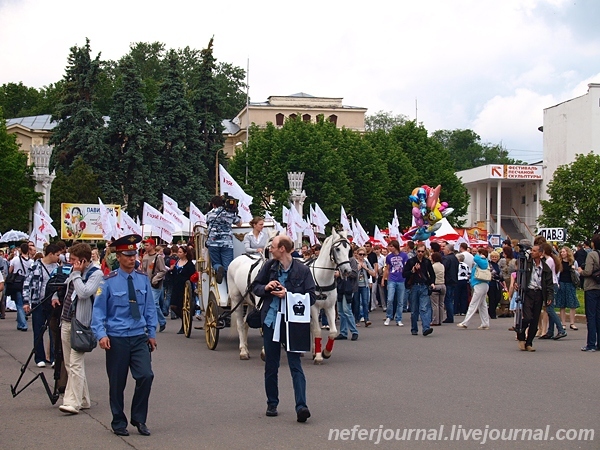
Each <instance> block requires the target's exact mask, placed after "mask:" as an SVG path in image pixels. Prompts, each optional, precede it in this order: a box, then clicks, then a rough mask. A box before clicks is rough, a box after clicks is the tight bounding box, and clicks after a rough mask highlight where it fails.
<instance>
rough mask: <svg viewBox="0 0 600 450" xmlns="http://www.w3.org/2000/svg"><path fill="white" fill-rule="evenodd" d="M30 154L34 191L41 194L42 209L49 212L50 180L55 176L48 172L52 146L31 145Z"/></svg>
mask: <svg viewBox="0 0 600 450" xmlns="http://www.w3.org/2000/svg"><path fill="white" fill-rule="evenodd" d="M30 154H31V162H32V164H33V179H34V180H35V191H36V192H41V193H42V194H43V199H42V203H43V205H44V209H45V210H46V211H48V212H50V188H51V187H52V182H53V181H54V179H55V178H56V174H55V173H54V172H52V173H50V170H49V166H50V156H51V155H52V146H50V145H32V146H31V153H30ZM32 217H33V216H32ZM30 231H31V230H30Z"/></svg>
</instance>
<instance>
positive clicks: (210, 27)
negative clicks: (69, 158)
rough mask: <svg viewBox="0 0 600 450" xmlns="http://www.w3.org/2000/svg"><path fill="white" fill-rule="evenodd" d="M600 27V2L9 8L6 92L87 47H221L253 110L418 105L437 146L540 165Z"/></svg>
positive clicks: (126, 0)
mask: <svg viewBox="0 0 600 450" xmlns="http://www.w3.org/2000/svg"><path fill="white" fill-rule="evenodd" d="M599 18H600V1H599V0H419V1H414V0H411V1H405V0H395V1H392V0H388V1H377V0H375V1H371V2H348V1H337V0H336V1H332V0H329V1H328V0H326V1H322V2H317V3H313V2H283V1H262V0H254V1H244V2H242V1H238V0H229V1H227V2H218V1H214V0H213V1H210V2H207V1H191V0H187V1H183V0H171V1H169V2H159V1H156V0H146V1H132V0H120V1H115V0H104V1H102V2H98V1H75V0H54V1H47V0H45V1H44V0H0V42H2V45H0V84H4V83H8V82H15V83H17V82H19V81H22V82H23V83H24V84H25V85H27V86H32V87H36V88H39V87H42V86H44V85H47V84H50V83H53V82H56V81H58V80H60V79H61V78H62V76H63V74H64V68H65V65H66V62H67V56H68V53H69V48H70V47H72V46H73V45H78V46H81V45H83V44H84V43H85V38H86V37H89V38H90V40H91V46H92V52H93V55H94V56H95V55H96V54H97V53H98V52H101V53H102V58H103V59H119V58H120V57H121V56H123V55H125V54H126V53H127V52H128V49H129V46H130V44H131V43H133V42H140V41H141V42H155V41H159V42H163V43H164V44H165V45H166V46H167V48H182V47H185V46H190V47H192V48H196V49H201V48H204V47H205V46H206V45H207V43H208V41H209V39H210V37H211V36H213V35H214V38H215V40H214V54H215V56H216V58H217V59H218V60H219V61H223V62H229V63H232V64H235V65H238V66H241V67H243V68H246V65H247V60H248V59H249V61H250V97H251V99H252V101H264V100H266V99H267V97H269V96H271V95H290V94H294V93H297V92H306V93H308V94H311V95H314V96H323V97H343V99H344V104H345V105H351V106H362V107H366V108H368V109H369V111H368V113H375V112H377V111H380V110H383V111H389V112H392V113H394V114H405V115H407V116H409V117H410V118H411V119H414V117H415V103H417V104H418V112H417V114H418V121H419V122H422V123H423V124H424V126H425V127H426V128H427V129H428V130H429V131H430V132H433V131H435V130H437V129H455V128H471V129H473V130H475V131H476V132H477V133H478V134H479V135H480V136H481V138H482V140H483V141H484V142H491V143H500V142H502V144H503V145H504V146H505V147H506V148H507V149H509V151H510V152H511V156H513V157H514V158H517V159H523V160H526V161H529V162H533V161H535V160H538V159H541V155H542V133H540V132H539V131H538V130H537V128H538V127H539V126H540V125H542V122H543V108H547V107H549V106H552V105H555V104H557V103H559V102H561V101H564V100H567V99H569V98H572V97H575V96H580V95H583V94H585V93H586V92H587V84H588V83H590V82H600V58H599V57H600V26H599V24H598V19H599ZM415 100H416V101H415Z"/></svg>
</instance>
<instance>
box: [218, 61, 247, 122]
mask: <svg viewBox="0 0 600 450" xmlns="http://www.w3.org/2000/svg"><path fill="white" fill-rule="evenodd" d="M245 78H246V71H245V70H244V69H242V68H241V67H238V66H234V65H233V64H229V63H224V62H220V63H218V64H217V67H216V70H215V82H216V84H217V89H218V90H219V92H220V97H221V101H222V106H221V114H222V116H223V119H232V118H234V117H235V116H236V115H237V114H238V113H239V112H240V111H241V110H242V109H243V108H244V107H245V106H246V91H245V89H246V80H245Z"/></svg>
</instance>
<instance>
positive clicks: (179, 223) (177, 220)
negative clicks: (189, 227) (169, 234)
mask: <svg viewBox="0 0 600 450" xmlns="http://www.w3.org/2000/svg"><path fill="white" fill-rule="evenodd" d="M178 211H181V210H180V209H179V208H176V209H174V208H173V207H172V206H169V204H168V203H163V213H164V216H165V217H166V218H167V219H169V220H170V221H171V223H172V224H173V231H174V230H183V226H184V222H183V219H182V218H181V216H182V214H179V212H178Z"/></svg>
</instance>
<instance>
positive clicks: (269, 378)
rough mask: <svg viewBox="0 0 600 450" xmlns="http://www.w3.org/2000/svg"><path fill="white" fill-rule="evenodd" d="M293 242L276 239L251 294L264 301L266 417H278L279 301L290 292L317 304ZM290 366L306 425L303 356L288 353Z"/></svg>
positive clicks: (300, 414) (301, 418) (299, 415)
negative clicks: (276, 331) (275, 338)
mask: <svg viewBox="0 0 600 450" xmlns="http://www.w3.org/2000/svg"><path fill="white" fill-rule="evenodd" d="M293 250H294V243H293V242H292V240H291V239H290V238H289V237H288V236H276V237H275V239H273V242H272V244H271V247H270V251H271V255H272V256H273V259H272V260H270V261H268V262H267V263H266V264H265V265H264V266H263V268H262V269H261V271H260V272H259V273H258V275H257V276H256V279H255V280H254V283H253V284H252V292H253V293H254V294H255V295H257V296H259V297H261V298H262V307H261V311H260V312H261V321H262V324H263V325H262V330H263V338H264V348H265V391H266V394H267V416H269V417H274V416H276V415H277V405H278V403H279V388H278V386H277V372H278V369H279V360H280V358H281V344H280V343H279V342H273V333H274V328H275V318H276V315H277V311H278V310H279V305H280V300H281V299H282V298H284V297H285V296H286V292H287V291H288V290H289V291H290V292H292V293H299V294H309V296H310V304H311V305H314V303H315V300H316V297H315V282H314V280H313V277H312V275H311V273H310V270H309V269H308V267H307V266H305V265H304V264H302V262H299V261H296V260H294V259H293V258H292V251H293ZM287 360H288V365H289V366H290V372H291V373H292V383H293V386H294V396H295V398H296V415H297V419H298V422H306V420H307V419H308V418H309V417H310V411H309V410H308V407H307V406H306V378H305V377H304V372H303V370H302V363H301V361H300V354H299V353H295V352H287Z"/></svg>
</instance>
